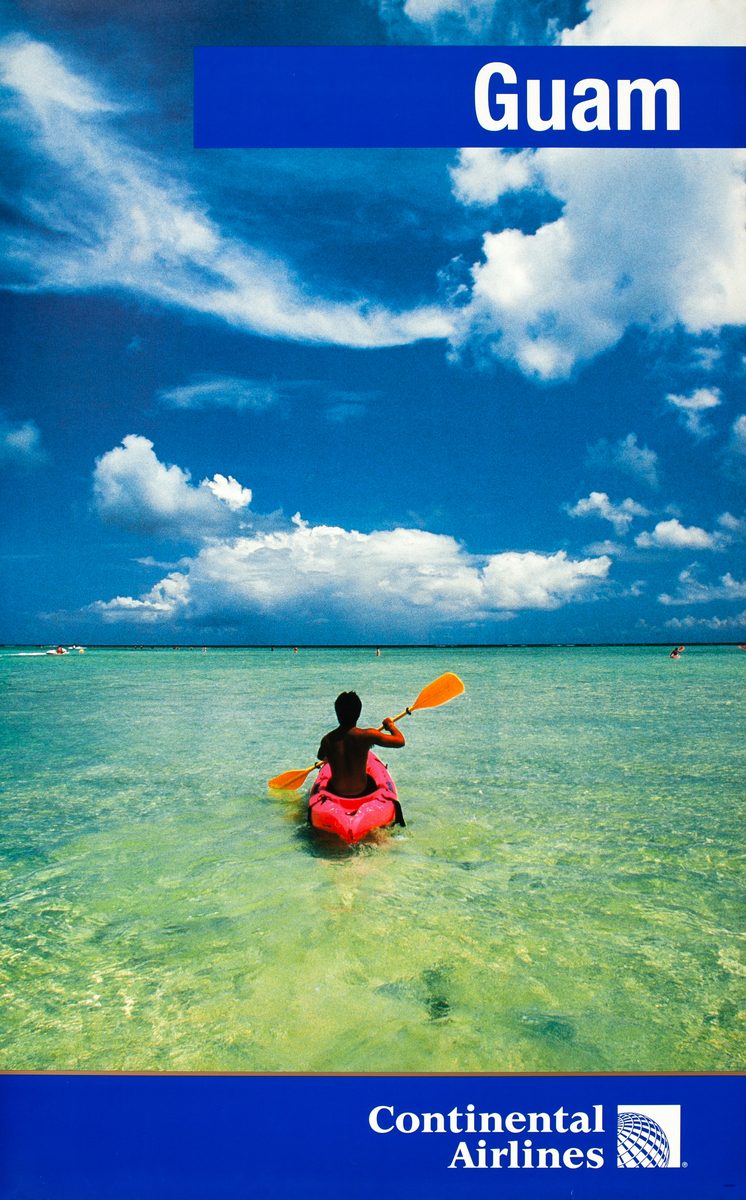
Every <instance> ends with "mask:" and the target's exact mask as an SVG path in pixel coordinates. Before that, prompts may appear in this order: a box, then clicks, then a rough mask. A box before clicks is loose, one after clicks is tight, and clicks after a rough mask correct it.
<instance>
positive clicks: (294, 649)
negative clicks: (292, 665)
mask: <svg viewBox="0 0 746 1200" xmlns="http://www.w3.org/2000/svg"><path fill="white" fill-rule="evenodd" d="M297 653H298V647H297V646H293V654H297Z"/></svg>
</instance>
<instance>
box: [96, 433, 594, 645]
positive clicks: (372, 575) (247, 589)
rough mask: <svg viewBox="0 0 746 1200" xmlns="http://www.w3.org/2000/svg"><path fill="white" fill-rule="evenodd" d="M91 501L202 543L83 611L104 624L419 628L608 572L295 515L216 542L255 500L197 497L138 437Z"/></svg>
mask: <svg viewBox="0 0 746 1200" xmlns="http://www.w3.org/2000/svg"><path fill="white" fill-rule="evenodd" d="M94 491H95V497H96V506H97V509H98V511H99V513H100V515H101V516H102V517H103V519H104V520H108V521H112V522H116V523H117V524H120V525H124V526H126V527H128V528H135V529H139V530H142V531H145V532H151V533H155V534H165V535H168V536H191V537H193V538H194V540H195V541H201V542H202V543H203V545H202V548H201V549H200V550H199V551H198V553H197V554H196V556H194V557H193V558H184V559H182V560H180V564H179V565H180V567H181V569H180V570H179V571H172V572H171V573H170V574H169V575H168V576H167V577H166V578H165V579H163V580H161V581H160V582H159V583H157V584H156V585H155V586H154V587H153V588H152V589H151V590H150V591H149V592H147V593H145V594H143V595H142V596H140V597H139V598H137V599H134V598H133V597H131V596H117V597H115V598H114V599H113V600H109V601H107V602H103V601H97V602H96V603H95V604H94V605H93V606H91V607H90V608H89V610H88V611H90V612H95V613H97V614H98V615H99V616H100V617H101V619H102V620H104V621H119V620H128V621H133V620H134V621H146V622H152V621H158V620H163V621H171V620H175V619H179V618H180V617H184V618H188V619H195V620H198V621H203V622H204V621H206V620H209V619H210V618H213V617H215V616H216V615H217V616H220V615H221V614H226V613H228V614H233V615H238V616H241V615H243V616H245V615H248V614H252V613H253V614H256V613H259V614H271V615H274V616H286V615H289V614H293V613H298V612H302V613H304V614H305V615H306V616H308V615H316V616H318V617H322V616H326V617H327V618H328V617H329V616H330V615H332V616H336V617H337V618H341V619H344V620H346V621H349V622H351V623H353V624H358V625H360V623H364V622H365V621H366V620H368V619H375V620H377V621H379V622H381V621H385V622H386V623H387V624H389V625H392V627H393V626H396V627H397V628H399V629H402V628H403V629H411V630H418V629H420V630H421V629H426V628H428V627H430V626H432V625H438V624H443V623H444V622H449V623H456V624H461V623H464V622H474V621H489V620H505V619H506V618H507V617H508V616H509V615H510V614H511V613H513V612H515V611H517V610H520V609H538V610H551V609H555V608H559V607H561V606H562V605H563V604H567V603H569V602H570V601H573V600H584V599H592V598H593V597H594V596H595V594H596V591H597V588H598V586H599V585H600V584H602V583H603V581H604V580H605V579H606V577H607V575H608V571H609V567H610V566H611V560H610V559H609V558H608V557H607V556H605V555H602V556H599V557H595V558H586V559H583V560H580V561H578V560H573V559H569V558H568V557H567V555H566V554H565V552H564V551H562V550H560V551H558V552H557V553H555V554H539V553H536V552H534V551H525V552H518V551H505V552H503V553H500V554H489V555H474V554H470V553H469V552H468V551H466V550H465V549H464V547H463V546H461V545H460V544H459V543H458V542H457V541H455V539H454V538H452V537H447V536H444V535H442V534H434V533H428V532H426V531H424V530H421V529H394V530H383V531H380V530H377V531H374V532H372V533H359V532H357V531H356V530H346V529H342V528H339V527H337V526H329V525H317V526H310V525H309V524H308V523H307V522H306V521H303V520H302V518H301V517H300V514H296V516H295V517H293V520H292V522H290V523H289V524H288V525H287V526H286V527H284V528H275V529H271V530H263V531H253V532H252V533H251V534H247V535H245V536H234V537H225V536H223V537H218V536H216V531H217V528H218V526H219V525H220V522H221V520H223V518H224V516H225V515H228V516H229V517H230V516H231V513H230V511H229V510H230V509H233V510H234V511H238V509H239V508H244V507H245V505H246V504H247V503H248V501H249V500H250V498H251V496H250V492H249V489H248V488H242V487H241V485H240V484H239V483H237V482H236V480H235V479H233V478H232V477H231V476H229V477H228V478H227V479H226V477H225V476H223V475H215V476H214V478H213V479H212V480H204V481H203V483H202V484H200V486H199V487H195V486H194V485H193V484H191V483H190V477H189V473H188V472H187V471H184V470H182V468H180V467H178V466H166V465H165V464H164V463H161V462H159V460H158V459H157V457H156V455H155V453H154V452H153V447H152V443H151V442H149V441H148V440H147V439H146V438H143V437H138V436H136V435H130V436H128V437H126V438H125V439H124V441H123V443H122V446H118V447H116V448H115V449H114V450H111V451H109V453H108V454H105V455H103V456H102V458H101V459H99V460H98V462H97V464H96V469H95V472H94Z"/></svg>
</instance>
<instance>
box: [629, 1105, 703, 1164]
mask: <svg viewBox="0 0 746 1200" xmlns="http://www.w3.org/2000/svg"><path fill="white" fill-rule="evenodd" d="M685 1165H686V1164H685ZM617 1166H618V1167H680V1166H681V1105H679V1104H620V1105H618V1106H617Z"/></svg>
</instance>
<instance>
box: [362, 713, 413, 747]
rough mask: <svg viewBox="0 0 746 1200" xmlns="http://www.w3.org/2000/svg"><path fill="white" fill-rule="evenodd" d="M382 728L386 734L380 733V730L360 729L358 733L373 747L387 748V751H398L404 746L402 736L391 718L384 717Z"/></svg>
mask: <svg viewBox="0 0 746 1200" xmlns="http://www.w3.org/2000/svg"><path fill="white" fill-rule="evenodd" d="M383 728H384V729H385V730H386V733H381V731H380V729H361V730H360V732H361V733H362V734H364V736H365V737H366V738H369V739H370V741H371V742H372V743H373V745H374V746H387V747H388V748H389V750H399V749H400V748H401V747H402V746H404V745H405V744H406V743H405V741H404V735H403V734H401V733H400V732H399V730H398V729H397V728H396V725H395V724H394V722H393V721H392V720H391V717H386V719H385V721H384V722H383Z"/></svg>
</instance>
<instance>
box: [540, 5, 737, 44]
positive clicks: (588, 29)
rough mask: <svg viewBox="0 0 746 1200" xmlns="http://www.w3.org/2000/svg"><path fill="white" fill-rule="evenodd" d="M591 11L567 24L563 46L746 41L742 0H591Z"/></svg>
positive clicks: (735, 42) (562, 39)
mask: <svg viewBox="0 0 746 1200" xmlns="http://www.w3.org/2000/svg"><path fill="white" fill-rule="evenodd" d="M586 8H587V9H588V13H589V15H588V17H587V19H586V20H585V21H581V22H580V24H579V25H576V26H575V28H574V29H563V30H562V32H561V34H560V36H559V39H558V40H559V42H560V44H561V45H563V46H594V45H599V46H742V45H743V44H744V42H745V41H746V13H745V11H744V7H743V4H742V3H741V0H704V2H703V0H646V3H645V4H641V3H640V0H586Z"/></svg>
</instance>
